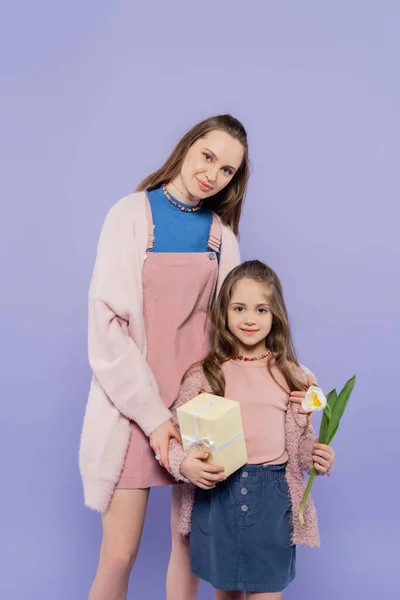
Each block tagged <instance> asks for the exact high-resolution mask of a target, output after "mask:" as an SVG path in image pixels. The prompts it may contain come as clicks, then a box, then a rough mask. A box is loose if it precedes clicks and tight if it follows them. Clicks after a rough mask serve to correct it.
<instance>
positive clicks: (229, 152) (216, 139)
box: [178, 130, 244, 200]
mask: <svg viewBox="0 0 400 600" xmlns="http://www.w3.org/2000/svg"><path fill="white" fill-rule="evenodd" d="M243 156H244V149H243V146H242V144H241V143H240V142H238V140H235V139H234V138H233V137H231V136H230V135H229V134H228V133H226V132H225V131H220V130H215V131H211V132H210V133H208V134H207V135H206V136H205V137H203V138H201V139H199V140H197V142H195V143H194V144H193V145H192V146H191V147H190V148H189V151H188V153H187V155H186V158H185V160H184V162H183V165H182V169H181V173H180V177H179V178H178V179H180V182H179V183H180V184H181V185H182V186H183V187H184V188H185V191H186V192H187V195H188V196H189V197H190V198H192V199H193V200H204V199H205V198H208V197H210V196H214V195H215V194H217V193H218V192H219V191H221V190H222V189H223V188H224V187H226V186H227V185H228V183H229V182H230V181H231V179H232V178H233V177H234V175H235V173H236V172H237V170H238V169H239V167H240V165H241V164H242V160H243Z"/></svg>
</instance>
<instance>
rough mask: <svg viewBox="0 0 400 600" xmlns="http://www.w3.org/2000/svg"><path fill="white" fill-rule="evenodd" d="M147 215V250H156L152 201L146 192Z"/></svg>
mask: <svg viewBox="0 0 400 600" xmlns="http://www.w3.org/2000/svg"><path fill="white" fill-rule="evenodd" d="M146 216H147V249H146V252H151V251H152V250H154V242H155V239H156V238H155V237H154V223H153V215H152V213H151V207H150V202H149V199H148V197H147V194H146Z"/></svg>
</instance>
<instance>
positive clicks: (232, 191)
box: [136, 115, 250, 235]
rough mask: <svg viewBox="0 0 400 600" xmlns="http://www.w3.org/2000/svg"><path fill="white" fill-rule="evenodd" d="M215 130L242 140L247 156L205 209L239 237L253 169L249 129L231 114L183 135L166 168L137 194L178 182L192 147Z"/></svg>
mask: <svg viewBox="0 0 400 600" xmlns="http://www.w3.org/2000/svg"><path fill="white" fill-rule="evenodd" d="M215 130H220V131H225V132H226V133H228V134H229V135H230V136H231V137H232V138H234V139H235V140H238V141H239V142H240V143H241V145H242V146H243V149H244V156H243V160H242V164H241V165H240V167H239V169H238V170H237V171H236V173H235V175H234V176H233V177H232V179H231V181H230V182H229V183H228V185H227V186H226V187H225V188H224V189H222V190H221V191H220V192H218V193H217V194H215V195H214V196H211V197H210V198H207V200H206V201H205V202H204V206H205V208H208V209H209V210H211V211H213V212H215V213H217V214H218V215H219V216H220V217H221V220H222V222H223V223H225V225H229V226H230V227H232V229H233V231H234V233H235V235H238V233H239V221H240V215H241V212H242V207H243V201H244V198H245V195H246V191H247V182H248V179H249V174H250V166H249V149H248V143H247V133H246V130H245V128H244V127H243V125H242V124H241V123H240V121H238V120H237V119H235V118H234V117H232V116H231V115H218V116H216V117H210V118H209V119H206V120H205V121H202V122H201V123H198V124H197V125H195V126H194V127H193V128H192V129H191V130H190V131H188V132H187V133H186V135H184V136H183V138H182V139H181V141H180V142H179V143H178V144H177V146H176V147H175V149H174V150H173V152H172V154H171V155H170V157H169V158H168V159H167V160H166V162H165V163H164V164H163V165H162V167H160V168H159V169H158V170H157V171H154V173H151V174H150V175H148V177H146V178H145V179H144V180H143V181H142V182H141V183H140V184H139V185H138V187H137V188H136V191H137V192H142V191H151V190H155V189H156V188H158V187H160V186H161V185H162V184H163V183H165V184H166V183H169V182H170V181H172V180H173V179H175V177H177V176H178V175H179V173H180V172H181V169H182V164H183V161H184V160H185V158H186V154H187V153H188V150H189V148H190V147H191V146H192V145H193V144H194V143H195V142H197V140H199V139H200V138H203V137H205V136H206V135H207V134H208V133H210V132H211V131H215Z"/></svg>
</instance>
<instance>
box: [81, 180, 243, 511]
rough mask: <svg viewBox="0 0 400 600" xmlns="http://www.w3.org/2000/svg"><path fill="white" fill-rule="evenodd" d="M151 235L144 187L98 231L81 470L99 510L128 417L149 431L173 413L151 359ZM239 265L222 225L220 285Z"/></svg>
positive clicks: (124, 441) (125, 439) (88, 500)
mask: <svg viewBox="0 0 400 600" xmlns="http://www.w3.org/2000/svg"><path fill="white" fill-rule="evenodd" d="M147 232H148V223H147V216H146V195H145V193H144V192H139V193H134V194H130V195H129V196H126V197H125V198H122V200H120V201H119V202H118V203H117V204H115V205H114V206H113V207H112V208H111V210H110V212H109V214H108V215H107V218H106V220H105V223H104V226H103V229H102V232H101V236H100V241H99V245H98V250H97V257H96V263H95V267H94V273H93V277H92V280H91V285H90V290H89V362H90V365H91V368H92V370H93V377H92V381H91V385H90V392H89V399H88V403H87V407H86V412H85V418H84V422H83V430H82V435H81V443H80V450H79V468H80V472H81V476H82V480H83V488H84V497H85V504H86V505H87V506H88V507H90V508H93V509H95V510H98V511H100V512H105V511H106V510H107V508H108V505H109V503H110V500H111V497H112V494H113V491H114V487H115V485H116V483H117V482H118V479H119V476H120V473H121V470H122V467H123V464H124V460H125V454H126V451H127V448H128V443H129V437H130V427H129V422H130V420H132V421H135V422H136V423H137V424H138V425H139V426H140V427H141V429H142V430H143V431H144V433H145V434H146V435H150V433H151V432H152V431H154V429H156V428H157V427H158V426H159V425H161V424H162V423H165V422H166V421H168V420H169V419H170V418H171V413H170V411H169V410H168V409H167V408H166V406H165V405H164V404H163V402H162V400H161V398H160V394H159V391H158V387H157V383H156V380H155V377H154V375H153V373H152V372H151V370H150V368H149V366H148V364H147V362H146V354H147V347H146V334H145V328H144V319H143V289H142V268H143V261H144V258H145V254H146V249H147ZM239 262H240V257H239V248H238V243H237V239H236V237H235V235H234V233H233V231H232V230H231V228H230V227H228V226H226V225H222V247H221V257H220V264H219V278H218V290H219V288H220V286H221V284H222V281H223V280H224V278H225V277H226V275H227V274H228V273H229V271H230V270H231V269H232V268H234V267H235V266H237V265H238V264H239ZM171 285H173V284H171ZM177 293H179V290H177Z"/></svg>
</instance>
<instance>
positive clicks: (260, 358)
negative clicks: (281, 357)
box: [236, 350, 272, 362]
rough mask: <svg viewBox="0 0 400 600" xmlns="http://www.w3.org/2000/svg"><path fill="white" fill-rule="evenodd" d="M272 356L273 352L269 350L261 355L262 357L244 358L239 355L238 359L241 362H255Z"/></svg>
mask: <svg viewBox="0 0 400 600" xmlns="http://www.w3.org/2000/svg"><path fill="white" fill-rule="evenodd" d="M271 354H272V352H271V350H267V351H266V352H264V354H261V355H260V356H251V357H247V356H243V355H242V354H238V355H237V357H236V358H238V359H239V360H244V361H245V362H248V361H251V362H253V361H254V360H263V358H267V357H268V356H271Z"/></svg>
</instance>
